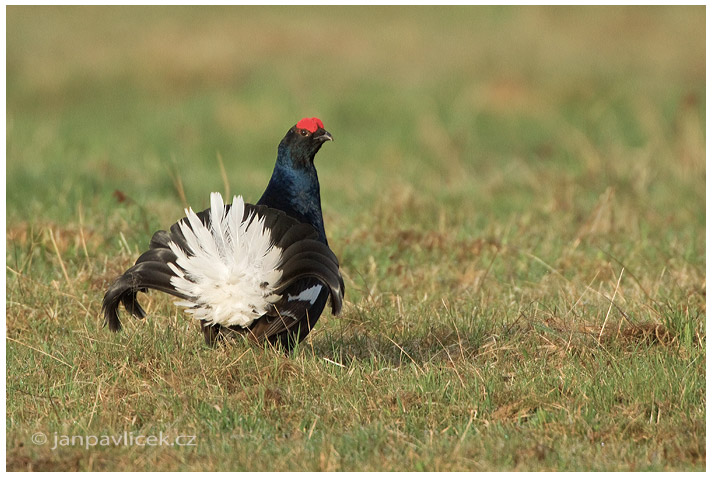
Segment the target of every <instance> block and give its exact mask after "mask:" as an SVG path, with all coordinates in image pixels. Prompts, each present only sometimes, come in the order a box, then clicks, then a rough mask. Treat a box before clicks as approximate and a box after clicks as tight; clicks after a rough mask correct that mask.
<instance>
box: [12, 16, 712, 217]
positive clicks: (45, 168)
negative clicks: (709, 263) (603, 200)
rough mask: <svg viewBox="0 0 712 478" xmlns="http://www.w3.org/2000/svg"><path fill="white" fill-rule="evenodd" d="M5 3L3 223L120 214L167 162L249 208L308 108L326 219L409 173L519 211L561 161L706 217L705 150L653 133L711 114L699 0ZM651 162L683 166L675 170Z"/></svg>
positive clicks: (157, 184) (592, 186)
mask: <svg viewBox="0 0 712 478" xmlns="http://www.w3.org/2000/svg"><path fill="white" fill-rule="evenodd" d="M7 13H8V15H7V177H8V181H7V186H8V191H7V199H8V206H7V209H8V221H9V222H10V223H12V222H14V221H16V220H19V219H20V218H35V219H44V220H47V219H67V218H68V217H73V216H75V215H76V210H75V208H76V204H77V203H78V202H82V203H83V205H84V207H86V208H93V207H96V208H98V209H102V208H108V207H110V206H111V194H112V192H113V191H114V190H115V189H120V190H121V191H123V192H125V193H126V194H128V195H129V196H130V197H132V198H134V199H136V200H137V201H138V202H139V203H141V204H144V205H145V206H146V207H149V205H150V208H151V209H152V208H153V205H154V204H156V207H158V208H164V207H167V206H166V204H165V201H166V200H167V199H166V197H169V198H170V196H171V194H173V193H175V188H174V186H173V181H172V179H171V177H170V175H169V174H168V172H169V171H171V168H172V167H174V169H175V170H176V172H177V173H178V174H179V175H180V176H181V177H182V178H183V183H184V187H185V189H186V196H187V198H188V200H189V201H190V202H191V204H195V203H200V202H201V201H202V202H203V203H207V193H208V191H210V190H215V189H219V188H221V187H222V180H221V178H220V173H219V169H218V163H217V160H216V157H217V154H220V155H221V156H222V158H223V159H224V162H225V166H226V169H227V173H228V176H229V178H230V181H231V186H232V191H233V192H235V191H237V192H239V193H242V194H243V195H245V196H246V198H247V199H248V200H249V199H256V198H257V197H258V195H259V194H260V193H261V190H262V188H263V187H264V185H265V184H266V181H267V179H268V178H269V174H270V172H271V167H272V162H273V157H274V156H275V151H276V145H277V143H278V142H279V140H280V139H281V137H282V136H283V134H284V132H286V130H287V129H288V128H289V127H290V126H291V125H293V124H294V123H295V122H296V121H297V120H298V119H299V118H301V117H303V116H313V115H315V116H319V117H320V118H322V119H323V120H324V122H325V123H326V126H327V129H329V130H331V132H332V133H333V134H334V136H335V138H336V143H335V144H333V145H329V146H328V147H327V148H325V149H324V151H323V152H322V153H321V154H320V155H319V158H318V159H317V165H318V168H319V171H320V173H321V177H322V185H323V189H324V196H325V207H326V208H327V209H328V210H330V211H338V210H340V209H351V208H354V207H355V206H356V207H358V206H357V205H360V207H368V204H369V203H370V202H372V201H374V200H377V199H378V198H382V197H384V195H386V194H389V193H392V191H393V190H397V189H400V188H401V186H402V185H403V184H405V185H408V186H409V187H412V188H413V189H414V190H415V191H418V193H419V194H422V195H423V197H424V198H426V199H427V201H426V202H429V201H438V202H440V203H441V204H446V205H449V206H451V207H457V205H458V203H459V202H461V201H462V199H463V197H464V196H466V197H467V198H468V199H469V200H471V201H474V202H475V203H476V204H477V205H478V207H477V210H488V209H491V208H497V209H501V210H503V212H505V213H508V212H514V211H522V209H523V208H526V207H529V208H530V209H531V206H532V205H533V206H534V207H537V206H538V205H540V204H546V203H548V202H551V201H555V200H556V199H555V198H554V197H553V196H554V195H556V194H557V191H556V190H555V189H552V188H546V189H540V188H538V187H537V185H536V184H531V183H533V182H546V181H547V176H550V175H551V174H556V175H559V174H561V171H562V169H565V174H566V175H567V177H568V178H569V179H570V180H571V181H573V184H572V187H574V188H576V187H579V186H580V187H581V190H576V191H575V192H573V194H572V193H569V194H570V195H571V196H573V197H572V199H573V200H574V201H576V200H582V201H586V200H587V198H588V200H590V199H591V197H588V195H589V194H592V195H593V196H592V197H594V198H597V197H598V195H599V194H600V193H601V192H602V191H603V190H604V189H605V188H606V187H607V186H608V185H610V184H616V183H621V182H622V183H623V184H622V186H624V187H629V186H635V187H639V188H642V190H641V191H640V192H642V193H645V194H646V196H647V197H646V199H649V200H650V201H652V204H650V205H649V206H650V207H652V208H654V209H660V208H661V207H664V203H665V202H666V201H667V200H669V199H670V196H669V194H675V195H677V194H684V195H689V197H687V199H689V201H685V202H681V204H687V206H686V209H688V210H683V211H678V213H679V214H682V215H684V216H685V218H686V219H692V218H694V219H695V220H699V218H700V217H701V214H702V210H703V208H702V203H701V202H700V201H701V200H702V198H703V194H702V190H703V183H702V182H701V181H699V182H697V183H695V182H694V181H693V182H692V184H693V185H694V187H693V188H691V189H690V188H680V187H679V183H677V182H676V179H678V176H680V175H691V176H699V173H700V172H701V171H704V161H700V160H699V158H687V157H686V156H683V157H679V155H677V154H675V156H673V155H662V154H659V151H655V150H651V145H652V146H656V145H658V144H659V143H667V142H670V141H672V142H674V143H675V145H674V146H671V147H672V148H673V151H669V152H671V153H678V152H679V151H677V150H676V149H674V148H677V147H678V146H679V147H681V148H684V147H685V146H686V143H685V142H684V138H679V137H678V136H679V134H680V133H681V131H680V129H681V128H684V127H685V125H684V124H680V121H682V122H684V121H688V120H690V118H688V116H690V115H691V116H692V118H691V120H692V121H697V122H701V121H703V118H704V114H705V110H704V99H705V89H704V88H705V61H704V52H705V50H704V35H705V21H704V8H703V7H692V8H658V7H652V8H641V7H630V8H627V7H590V8H533V7H532V8H529V7H457V8H432V7H418V8H414V7H409V8H405V7H368V8H352V7H328V6H320V7H300V8H282V7H260V8H252V7H224V8H223V7H221V8H189V7H157V8H153V7H151V8H149V7H135V8H109V7H97V8H94V7H81V8H68V7H56V8H55V7H47V8H30V7H9V8H8V11H7ZM698 129H699V128H698ZM682 133H683V134H685V133H686V131H682ZM700 133H701V132H700ZM692 139H693V140H694V139H695V138H692ZM678 143H681V144H678ZM623 151H624V152H625V154H621V152H623ZM631 152H632V153H633V154H630V153H631ZM665 152H668V151H665ZM651 155H653V156H655V157H650V156H651ZM601 156H605V158H601ZM611 157H615V161H612V162H613V163H614V164H606V163H607V160H608V159H610V158H611ZM673 162H678V163H675V164H672V163H673ZM659 163H667V164H664V165H663V166H661V168H662V170H664V171H667V169H668V168H669V169H672V170H676V169H680V168H682V169H683V171H681V172H679V174H675V175H674V176H673V177H669V176H667V175H665V176H662V177H661V176H659V175H658V174H656V173H657V172H658V168H656V166H657V165H658V164H659ZM651 165H652V167H651ZM686 177H687V176H686ZM579 179H583V181H582V182H581V183H578V180H579ZM511 183H516V185H517V187H516V188H512V187H511ZM498 188H508V189H509V192H508V194H506V195H498V194H497V190H498ZM688 189H689V190H688ZM542 194H543V196H542ZM648 194H649V195H648ZM169 200H170V201H173V200H174V197H173V198H170V199H169ZM176 214H180V209H179V210H178V211H177V212H176Z"/></svg>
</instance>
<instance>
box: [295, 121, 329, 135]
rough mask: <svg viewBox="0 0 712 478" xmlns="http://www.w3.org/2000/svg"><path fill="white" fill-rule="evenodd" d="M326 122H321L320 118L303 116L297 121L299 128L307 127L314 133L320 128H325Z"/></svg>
mask: <svg viewBox="0 0 712 478" xmlns="http://www.w3.org/2000/svg"><path fill="white" fill-rule="evenodd" d="M323 127H324V123H322V122H321V120H320V119H319V118H302V119H300V120H299V123H297V128H299V129H305V130H307V131H309V132H310V133H314V132H315V131H316V130H318V129H319V128H323Z"/></svg>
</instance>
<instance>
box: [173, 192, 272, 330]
mask: <svg viewBox="0 0 712 478" xmlns="http://www.w3.org/2000/svg"><path fill="white" fill-rule="evenodd" d="M244 212H245V203H244V201H243V200H242V196H235V197H233V200H232V207H230V209H229V210H227V208H226V206H225V204H224V203H223V198H222V196H221V195H220V193H212V194H211V195H210V221H209V224H208V225H207V226H206V225H204V224H203V223H202V222H201V221H200V218H198V215H197V214H195V212H193V210H192V209H186V211H185V213H186V219H183V220H182V221H180V222H179V223H178V225H179V227H180V230H181V232H182V233H183V236H185V241H186V243H187V245H188V250H187V251H183V250H182V249H181V248H180V247H178V246H177V245H176V244H175V243H173V242H171V243H170V244H169V246H170V248H171V250H172V251H173V253H174V254H175V255H176V256H177V260H176V264H172V263H169V264H168V266H169V267H170V268H171V270H173V272H174V273H175V274H176V277H173V278H171V284H172V285H173V286H174V287H175V288H176V290H177V291H179V292H181V293H182V294H184V295H187V296H188V297H190V299H189V300H181V301H176V305H179V306H182V307H187V308H188V310H187V312H188V313H190V314H193V316H194V317H195V318H196V319H200V320H204V321H206V322H207V323H209V324H220V325H223V326H230V325H240V326H242V327H247V326H249V325H250V324H251V323H252V322H253V321H254V320H255V319H257V318H259V317H261V316H262V315H263V314H264V313H265V312H267V311H268V308H269V305H270V304H271V303H272V302H273V301H275V300H276V299H277V296H276V295H273V293H272V292H273V290H274V288H275V285H276V283H277V282H278V281H279V279H280V278H281V276H282V271H281V270H278V269H277V266H278V265H279V261H280V258H281V255H282V250H281V249H280V248H279V247H276V246H274V245H273V244H272V240H271V237H270V231H269V230H268V229H265V227H264V218H263V217H260V216H259V214H254V213H253V214H251V215H250V216H248V217H246V218H245V220H244V221H243V220H242V217H243V215H244Z"/></svg>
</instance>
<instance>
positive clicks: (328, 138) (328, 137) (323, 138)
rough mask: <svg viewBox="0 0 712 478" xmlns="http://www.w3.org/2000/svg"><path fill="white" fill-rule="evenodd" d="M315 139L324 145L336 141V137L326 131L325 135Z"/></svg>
mask: <svg viewBox="0 0 712 478" xmlns="http://www.w3.org/2000/svg"><path fill="white" fill-rule="evenodd" d="M314 139H318V140H319V141H321V142H322V143H326V142H327V141H334V137H333V136H331V133H329V132H328V131H324V133H323V134H322V135H320V136H317V137H316V138H314Z"/></svg>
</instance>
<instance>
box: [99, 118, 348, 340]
mask: <svg viewBox="0 0 712 478" xmlns="http://www.w3.org/2000/svg"><path fill="white" fill-rule="evenodd" d="M332 139H333V138H332V136H331V134H330V133H329V132H328V131H326V130H325V129H324V124H323V123H322V122H321V120H319V119H318V118H304V119H302V120H300V121H299V122H298V123H297V124H296V125H295V126H293V127H292V128H291V129H290V130H289V131H288V132H287V134H286V136H285V137H284V139H282V141H281V143H280V144H279V148H278V150H277V162H276V164H275V167H274V171H273V173H272V178H271V179H270V181H269V184H268V185H267V189H266V190H265V192H264V194H262V197H261V198H260V200H259V201H258V202H257V204H256V205H252V204H248V203H245V202H244V201H243V200H242V197H240V196H237V197H234V198H233V202H232V204H231V205H230V204H227V205H226V204H224V203H223V199H222V196H221V195H220V194H219V193H212V194H211V196H210V208H209V209H206V210H205V211H202V212H199V213H195V212H193V210H192V209H186V217H185V218H183V219H181V220H179V221H178V222H177V223H175V224H173V225H172V226H171V227H170V230H169V231H158V232H156V233H155V234H154V235H153V237H152V238H151V242H150V244H149V249H148V250H147V251H146V252H144V253H143V254H141V256H140V257H139V258H138V259H137V260H136V264H135V265H134V266H133V267H131V268H129V269H128V270H127V271H126V272H124V274H123V275H121V276H120V277H118V278H117V279H116V280H115V281H114V282H113V283H112V284H111V286H110V287H109V289H108V290H107V292H106V295H105V296H104V302H103V306H102V310H103V313H104V319H105V325H107V324H108V326H109V329H110V330H112V331H118V330H120V329H121V322H120V320H119V315H118V308H119V303H122V304H123V305H124V307H125V308H126V310H127V311H128V312H130V313H131V314H133V315H134V316H136V317H138V318H143V317H145V315H146V313H145V312H144V310H143V308H142V307H141V306H140V305H139V303H138V301H137V298H136V295H137V293H138V292H147V289H156V290H160V291H162V292H167V293H169V294H172V295H174V296H176V297H178V298H179V299H180V300H179V301H176V305H179V306H182V307H186V308H187V312H188V313H190V314H192V315H193V316H194V317H195V318H196V319H198V320H200V322H201V327H202V329H203V334H204V336H205V341H206V343H208V344H210V345H213V344H214V343H215V342H216V341H217V340H218V339H220V338H221V337H223V336H227V335H234V334H246V335H247V336H248V337H250V338H251V339H253V340H255V341H262V340H267V341H269V342H270V343H272V344H275V345H278V346H282V347H284V348H285V349H286V350H290V349H291V348H292V347H294V346H295V345H296V344H297V343H299V342H301V341H302V340H303V339H304V338H305V337H306V336H307V334H308V333H309V332H310V331H311V329H312V328H313V327H314V324H316V321H317V320H318V319H319V316H320V315H321V313H322V311H323V310H324V307H325V306H326V302H327V300H328V299H329V298H331V310H332V313H333V314H338V313H339V311H340V310H341V306H342V303H343V298H344V281H343V279H342V277H341V273H340V271H339V261H338V259H337V258H336V256H335V255H334V253H333V252H332V251H331V249H329V244H328V242H327V240H326V233H325V231H324V219H323V217H322V213H321V196H320V194H319V179H318V177H317V174H316V168H315V167H314V156H315V155H316V153H317V152H318V151H319V149H320V148H321V146H322V145H323V144H324V143H325V142H326V141H330V140H332Z"/></svg>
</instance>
